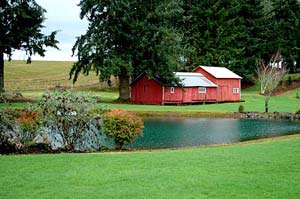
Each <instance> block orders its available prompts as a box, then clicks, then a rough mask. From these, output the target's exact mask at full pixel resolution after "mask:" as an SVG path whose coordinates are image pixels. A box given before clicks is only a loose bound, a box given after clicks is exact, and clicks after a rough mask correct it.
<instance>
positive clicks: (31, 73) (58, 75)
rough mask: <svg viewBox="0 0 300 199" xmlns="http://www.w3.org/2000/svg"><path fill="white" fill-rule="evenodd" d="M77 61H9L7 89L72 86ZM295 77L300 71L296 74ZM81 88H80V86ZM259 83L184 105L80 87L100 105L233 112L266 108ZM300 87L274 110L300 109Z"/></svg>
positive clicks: (275, 101) (28, 91) (85, 81)
mask: <svg viewBox="0 0 300 199" xmlns="http://www.w3.org/2000/svg"><path fill="white" fill-rule="evenodd" d="M72 64H73V62H61V61H59V62H55V61H33V62H32V64H29V65H28V64H25V61H12V62H5V87H6V89H7V91H13V90H21V93H22V94H23V96H24V97H27V98H33V99H40V98H41V97H42V94H43V93H44V92H45V91H46V89H47V88H49V87H54V86H56V85H62V86H72V81H70V80H68V77H69V76H68V74H69V70H70V67H71V65H72ZM292 76H293V79H295V78H297V77H298V76H299V74H292ZM97 82H98V77H96V76H95V75H94V73H91V74H90V75H89V76H83V75H80V77H79V79H78V82H77V83H76V84H75V86H87V85H92V84H95V83H96V84H97ZM105 89H106V90H105ZM77 90H78V89H77ZM258 90H259V86H258V85H255V86H253V87H251V88H248V89H246V90H243V91H242V100H245V102H242V103H222V104H206V105H202V104H201V105H190V106H188V105H183V106H157V105H133V104H113V103H108V102H111V101H114V100H116V99H117V98H118V93H117V91H115V90H111V89H107V85H106V84H105V83H104V84H97V85H95V86H93V87H88V88H85V89H84V88H80V92H83V93H89V94H91V95H93V96H97V97H98V99H100V100H101V101H102V103H100V104H97V105H95V106H96V107H102V106H105V107H110V108H125V109H128V110H131V111H136V112H140V113H145V112H147V113H149V112H155V113H158V112H162V113H165V112H175V113H178V112H180V113H187V114H194V113H233V112H236V111H238V107H239V105H240V104H242V105H243V106H244V107H245V111H258V112H264V103H265V102H264V100H265V98H264V97H263V96H261V95H259V94H258V93H259V91H258ZM297 92H300V88H299V89H295V90H293V91H290V92H287V93H284V94H282V95H280V96H275V97H272V98H271V100H270V109H269V110H270V112H274V111H278V112H295V111H297V110H299V109H300V99H297V98H296V93H297ZM5 106H24V104H11V105H10V104H0V108H1V107H5Z"/></svg>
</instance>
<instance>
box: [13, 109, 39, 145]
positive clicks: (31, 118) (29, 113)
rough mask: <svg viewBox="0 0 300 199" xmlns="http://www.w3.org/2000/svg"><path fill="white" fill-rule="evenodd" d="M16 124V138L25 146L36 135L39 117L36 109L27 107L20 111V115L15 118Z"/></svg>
mask: <svg viewBox="0 0 300 199" xmlns="http://www.w3.org/2000/svg"><path fill="white" fill-rule="evenodd" d="M15 121H16V124H17V125H18V126H19V128H20V131H17V134H16V136H17V137H18V139H19V140H20V141H21V142H22V143H23V144H25V143H26V142H30V141H32V140H33V139H34V138H35V136H36V135H37V133H38V129H39V121H40V115H39V112H38V110H37V109H36V107H34V106H30V105H28V106H27V107H26V108H25V109H24V110H22V112H21V115H20V116H19V117H16V118H15Z"/></svg>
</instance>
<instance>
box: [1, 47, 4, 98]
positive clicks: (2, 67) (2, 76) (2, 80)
mask: <svg viewBox="0 0 300 199" xmlns="http://www.w3.org/2000/svg"><path fill="white" fill-rule="evenodd" d="M3 55H4V53H3V52H2V51H0V94H1V93H4V59H3Z"/></svg>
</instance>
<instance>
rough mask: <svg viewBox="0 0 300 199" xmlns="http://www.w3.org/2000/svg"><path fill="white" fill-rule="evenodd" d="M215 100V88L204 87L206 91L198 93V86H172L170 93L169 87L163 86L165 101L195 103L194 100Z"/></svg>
mask: <svg viewBox="0 0 300 199" xmlns="http://www.w3.org/2000/svg"><path fill="white" fill-rule="evenodd" d="M216 100H217V96H216V88H206V93H199V92H198V87H187V88H184V89H182V88H178V87H175V88H174V93H171V87H165V92H164V102H165V103H195V102H205V101H209V102H214V101H216Z"/></svg>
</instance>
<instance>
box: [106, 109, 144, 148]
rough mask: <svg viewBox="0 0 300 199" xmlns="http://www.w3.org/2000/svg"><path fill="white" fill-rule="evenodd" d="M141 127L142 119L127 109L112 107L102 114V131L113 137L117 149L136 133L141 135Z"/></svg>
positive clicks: (128, 141)
mask: <svg viewBox="0 0 300 199" xmlns="http://www.w3.org/2000/svg"><path fill="white" fill-rule="evenodd" d="M143 127H144V122H143V120H142V119H141V118H140V117H138V116H137V115H135V114H133V113H132V112H129V111H125V110H122V109H113V110H111V111H109V112H106V113H104V115H103V124H102V128H103V132H104V133H105V134H106V135H107V137H110V138H113V139H114V141H115V143H116V148H117V149H122V147H123V146H124V144H129V143H131V142H133V141H134V139H135V138H136V137H137V136H138V135H142V128H143Z"/></svg>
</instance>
